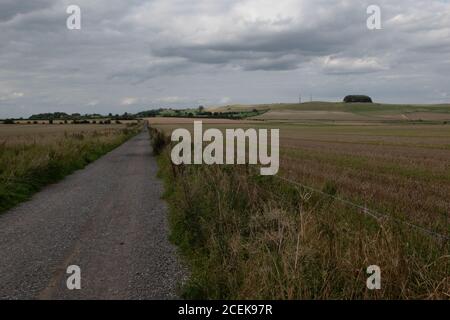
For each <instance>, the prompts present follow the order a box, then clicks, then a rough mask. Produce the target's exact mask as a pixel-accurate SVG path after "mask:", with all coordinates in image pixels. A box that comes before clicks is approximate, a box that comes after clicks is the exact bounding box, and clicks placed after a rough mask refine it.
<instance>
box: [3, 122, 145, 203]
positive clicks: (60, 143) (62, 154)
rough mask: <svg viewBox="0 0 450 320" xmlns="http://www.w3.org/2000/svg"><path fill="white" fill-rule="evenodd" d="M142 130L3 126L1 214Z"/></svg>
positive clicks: (89, 126)
mask: <svg viewBox="0 0 450 320" xmlns="http://www.w3.org/2000/svg"><path fill="white" fill-rule="evenodd" d="M138 130H140V127H138V126H133V127H130V128H127V127H126V126H125V125H122V126H95V125H87V126H83V125H68V126H65V125H64V126H63V125H61V126H55V125H37V126H33V125H32V126H25V125H23V126H22V125H12V126H10V125H0V212H2V211H4V210H6V209H8V208H11V207H12V206H14V205H16V204H17V203H19V202H21V201H23V200H26V199H28V197H29V196H30V195H31V194H33V193H34V192H36V191H38V190H39V189H40V188H41V187H42V186H44V185H46V184H48V183H52V182H55V181H57V180H59V179H61V178H63V177H64V176H66V175H67V174H69V173H71V172H73V171H74V170H77V169H81V168H83V167H84V166H85V165H86V164H88V163H90V162H92V161H94V160H95V159H97V158H98V157H100V156H101V155H103V154H105V153H106V152H108V151H110V150H112V149H113V148H115V147H117V146H118V145H120V144H121V143H123V142H124V141H125V140H126V139H128V138H130V137H131V136H133V135H134V134H136V133H137V132H138Z"/></svg>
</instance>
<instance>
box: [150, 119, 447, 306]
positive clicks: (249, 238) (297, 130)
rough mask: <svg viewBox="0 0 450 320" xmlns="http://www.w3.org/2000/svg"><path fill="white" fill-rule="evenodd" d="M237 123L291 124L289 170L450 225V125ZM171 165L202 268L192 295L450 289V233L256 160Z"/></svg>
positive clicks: (189, 248) (190, 252)
mask: <svg viewBox="0 0 450 320" xmlns="http://www.w3.org/2000/svg"><path fill="white" fill-rule="evenodd" d="M177 126H178V127H179V126H180V124H174V123H171V124H161V123H160V124H157V125H155V127H157V128H159V129H161V130H163V131H165V132H166V133H167V134H169V133H170V131H171V130H173V129H174V128H175V127H177ZM181 126H187V127H188V128H190V126H188V125H187V124H181ZM208 127H218V128H222V129H225V128H228V127H230V125H229V124H223V125H221V124H206V125H205V128H208ZM231 127H243V128H246V127H261V128H263V127H265V128H267V127H275V128H280V129H281V141H280V144H281V172H280V175H281V176H285V177H289V178H290V179H292V180H295V181H298V182H300V183H303V184H306V185H309V186H312V187H314V188H317V189H320V190H324V191H325V192H327V193H331V194H334V195H337V196H339V197H342V198H344V199H348V200H351V201H353V202H354V203H357V204H361V205H363V206H367V207H369V208H372V209H375V210H378V211H382V212H385V213H387V214H389V215H390V216H392V217H395V219H398V220H400V221H408V222H411V223H414V224H417V225H419V226H422V227H425V228H428V229H432V230H434V231H437V232H439V233H442V234H447V235H449V234H450V225H449V212H450V201H449V197H448V195H449V194H450V167H449V163H450V162H449V160H450V145H449V141H450V126H448V125H386V124H385V125H379V124H378V125H376V126H375V125H351V126H347V125H340V126H331V125H311V124H308V125H305V124H296V123H288V124H286V123H275V122H272V123H267V122H264V123H261V122H258V123H251V124H250V123H248V122H247V123H244V122H242V123H239V124H237V125H236V124H235V125H232V126H231ZM161 167H162V168H163V169H162V170H163V172H164V174H163V176H165V177H166V179H167V180H168V183H167V187H168V199H169V202H170V203H171V206H172V227H173V232H174V240H175V242H176V243H178V244H179V245H180V247H181V248H182V249H183V252H185V254H186V255H187V257H188V260H189V262H190V264H191V267H192V269H193V270H194V273H193V279H192V281H191V282H190V284H189V286H188V287H187V289H186V294H187V297H194V298H195V297H208V298H249V299H251V298H282V299H284V298H287V299H303V298H320V299H329V298H332V299H342V298H345V299H354V298H357V299H366V298H374V299H380V298H385V299H393V298H401V299H409V298H420V299H434V298H439V299H446V298H449V297H450V277H449V275H450V255H449V253H450V250H449V243H448V242H442V241H440V240H437V239H436V238H434V237H430V236H429V235H427V234H424V233H422V232H419V231H417V230H415V229H412V228H410V227H408V226H406V225H405V224H403V223H398V222H395V221H397V220H391V219H387V220H386V219H384V220H383V219H382V220H374V219H373V218H370V217H367V216H365V215H364V214H363V213H362V212H361V211H360V210H357V209H355V208H353V207H349V206H347V205H345V204H343V203H340V202H339V201H331V200H330V199H329V198H327V197H323V196H319V195H318V194H316V193H310V192H308V191H307V190H305V189H302V188H297V187H295V186H293V185H291V184H286V183H284V182H280V181H277V180H275V181H272V180H270V179H269V181H267V180H265V179H261V178H260V177H257V176H253V175H252V174H251V173H250V172H249V171H248V170H246V169H245V167H231V168H230V167H207V166H192V167H172V166H171V165H170V163H169V161H168V160H167V159H166V160H164V159H162V160H161ZM205 177H208V179H206V178H205ZM269 190H270V192H269ZM205 260H206V261H205ZM371 264H377V265H379V266H380V267H381V268H382V281H383V289H382V290H381V291H369V290H367V289H366V287H365V280H366V278H367V275H366V274H365V268H367V266H369V265H371Z"/></svg>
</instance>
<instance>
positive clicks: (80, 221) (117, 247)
mask: <svg viewBox="0 0 450 320" xmlns="http://www.w3.org/2000/svg"><path fill="white" fill-rule="evenodd" d="M156 171H157V166H156V163H155V159H154V158H153V157H152V156H151V149H150V143H149V139H148V134H147V133H145V132H144V133H141V134H139V135H138V136H137V137H135V138H133V139H131V140H130V141H128V142H126V143H125V144H123V145H122V146H120V147H119V148H117V149H115V150H114V151H112V152H110V153H109V154H107V155H105V156H104V157H102V158H101V159H99V160H97V161H96V162H94V163H92V164H90V165H89V166H87V167H86V168H85V169H83V170H80V171H78V172H76V173H74V174H72V175H71V176H69V177H67V178H66V179H64V180H63V181H62V182H60V183H57V184H54V185H51V186H49V187H46V188H45V189H44V190H42V191H41V192H39V193H38V194H36V195H35V196H34V197H33V198H32V199H31V200H30V201H28V202H26V203H23V204H22V205H20V206H18V207H16V208H14V209H12V210H10V211H9V212H6V213H4V214H1V215H0V299H171V298H175V297H176V287H177V284H178V283H179V281H180V280H181V279H182V278H183V277H184V274H185V273H184V271H183V269H182V268H181V266H180V264H179V263H178V259H177V257H176V252H175V248H174V247H173V246H172V245H171V244H170V243H169V241H168V240H167V235H168V227H167V222H166V214H167V212H166V206H165V204H164V202H163V201H162V200H161V199H160V197H161V194H162V185H161V182H160V181H159V180H158V179H157V178H156ZM71 265H76V266H79V267H80V270H81V289H80V290H69V289H68V288H67V285H66V281H67V279H68V278H69V277H70V276H71V274H67V273H66V271H67V268H68V267H69V266H71Z"/></svg>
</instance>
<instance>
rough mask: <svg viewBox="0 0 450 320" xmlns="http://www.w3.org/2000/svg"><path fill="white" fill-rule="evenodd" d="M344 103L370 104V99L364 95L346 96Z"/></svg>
mask: <svg viewBox="0 0 450 320" xmlns="http://www.w3.org/2000/svg"><path fill="white" fill-rule="evenodd" d="M344 102H345V103H353V102H360V103H372V102H373V101H372V98H370V97H369V96H364V95H350V96H346V97H345V98H344Z"/></svg>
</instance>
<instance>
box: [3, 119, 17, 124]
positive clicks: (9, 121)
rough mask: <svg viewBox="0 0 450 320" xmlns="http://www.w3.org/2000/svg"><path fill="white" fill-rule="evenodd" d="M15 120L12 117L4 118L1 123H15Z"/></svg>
mask: <svg viewBox="0 0 450 320" xmlns="http://www.w3.org/2000/svg"><path fill="white" fill-rule="evenodd" d="M15 123H16V122H15V121H14V120H13V119H6V120H4V121H3V124H15Z"/></svg>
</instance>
